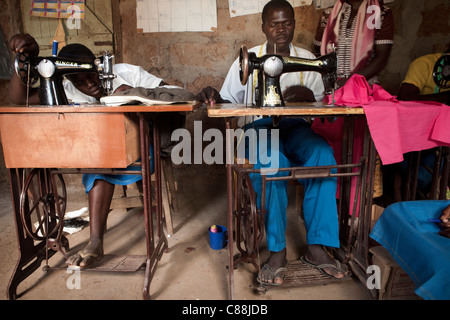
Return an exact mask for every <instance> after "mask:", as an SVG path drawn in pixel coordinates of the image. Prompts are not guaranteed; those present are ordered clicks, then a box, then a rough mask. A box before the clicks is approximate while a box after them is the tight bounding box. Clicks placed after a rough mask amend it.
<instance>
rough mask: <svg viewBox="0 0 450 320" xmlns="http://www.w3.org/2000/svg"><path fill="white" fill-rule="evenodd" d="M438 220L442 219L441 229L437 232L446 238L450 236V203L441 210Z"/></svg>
mask: <svg viewBox="0 0 450 320" xmlns="http://www.w3.org/2000/svg"><path fill="white" fill-rule="evenodd" d="M439 220H441V221H442V223H440V226H441V227H442V230H441V231H439V234H440V235H441V236H444V237H446V238H450V205H448V206H447V208H445V209H444V210H443V211H442V214H441V216H440V217H439Z"/></svg>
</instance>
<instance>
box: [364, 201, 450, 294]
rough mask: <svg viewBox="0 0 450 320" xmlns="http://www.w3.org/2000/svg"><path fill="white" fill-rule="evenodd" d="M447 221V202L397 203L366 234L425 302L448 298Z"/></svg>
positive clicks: (449, 233) (449, 232) (449, 249)
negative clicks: (402, 272) (405, 275)
mask: <svg viewBox="0 0 450 320" xmlns="http://www.w3.org/2000/svg"><path fill="white" fill-rule="evenodd" d="M449 218H450V200H422V201H404V202H398V203H394V204H392V205H390V206H388V207H387V208H386V209H385V210H384V212H383V214H382V215H381V217H380V219H379V220H378V221H377V223H376V225H375V227H374V228H373V230H372V232H371V234H370V237H371V238H373V239H374V240H375V241H377V242H378V243H379V244H381V245H382V246H383V247H384V248H386V249H387V250H388V251H389V253H390V254H391V255H392V257H393V258H394V260H395V261H396V262H397V263H398V264H399V265H400V266H401V267H402V269H403V270H404V271H405V272H406V273H407V274H408V275H409V276H410V278H411V280H413V281H414V282H415V283H416V291H415V292H416V294H417V295H419V296H421V297H422V298H424V299H427V300H437V299H444V300H448V299H450V280H449V277H448V274H449V272H450V219H449ZM429 219H431V220H432V221H430V220H429ZM434 221H436V222H434Z"/></svg>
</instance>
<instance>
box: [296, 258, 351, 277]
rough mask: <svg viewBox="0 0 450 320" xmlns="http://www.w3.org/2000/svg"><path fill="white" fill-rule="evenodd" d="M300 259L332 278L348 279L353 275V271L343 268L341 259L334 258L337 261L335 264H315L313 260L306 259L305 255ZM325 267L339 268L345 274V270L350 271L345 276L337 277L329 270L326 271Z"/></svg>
mask: <svg viewBox="0 0 450 320" xmlns="http://www.w3.org/2000/svg"><path fill="white" fill-rule="evenodd" d="M300 260H301V261H302V262H303V263H304V264H307V265H309V266H311V267H313V268H314V269H317V270H319V271H320V272H321V273H322V274H324V275H326V276H328V277H330V278H333V279H336V280H344V279H347V278H348V277H350V276H351V275H352V273H351V272H350V270H344V269H343V268H342V264H341V263H340V262H339V260H334V261H335V263H336V264H335V265H334V264H330V263H324V264H314V263H311V262H309V261H308V260H306V258H305V257H303V256H302V257H300ZM324 268H332V269H335V270H337V271H338V272H341V273H343V274H345V272H346V271H348V274H347V275H345V276H344V277H342V278H336V277H335V276H333V275H332V274H329V273H328V272H325V270H323V269H324Z"/></svg>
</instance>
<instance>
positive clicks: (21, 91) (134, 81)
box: [9, 34, 165, 268]
mask: <svg viewBox="0 0 450 320" xmlns="http://www.w3.org/2000/svg"><path fill="white" fill-rule="evenodd" d="M9 46H10V49H11V50H12V51H13V52H14V53H23V54H26V55H32V56H38V55H39V45H38V43H37V42H36V40H35V39H34V38H33V37H32V36H30V35H29V34H18V35H15V36H13V37H12V38H11V39H10V42H9ZM58 56H59V57H62V58H70V59H76V60H78V61H85V62H90V63H91V62H93V61H94V59H95V55H94V54H93V53H92V51H91V50H90V49H89V48H87V47H85V46H84V45H82V44H69V45H67V46H65V47H63V48H62V49H61V51H60V52H59V53H58ZM113 72H114V74H115V75H116V76H117V77H116V78H115V79H114V82H113V91H114V92H119V91H123V90H126V89H130V88H134V87H144V88H155V87H158V86H160V85H164V84H165V83H164V81H163V80H162V79H160V78H158V77H156V76H154V75H152V74H150V73H148V72H146V71H145V70H144V69H143V68H142V67H139V66H135V65H131V64H126V63H120V64H115V65H114V66H113ZM63 85H64V90H65V93H66V95H67V99H68V100H69V101H71V102H72V103H78V104H86V103H98V102H99V99H100V98H101V97H103V96H105V95H106V94H105V91H104V89H103V87H102V86H101V82H100V79H99V75H98V73H96V72H92V73H78V74H70V75H67V76H66V80H64V82H63ZM9 92H10V94H9V98H10V102H11V103H13V104H19V105H20V104H22V105H23V104H25V103H26V102H27V99H28V103H29V104H35V105H36V104H40V98H39V95H38V88H31V89H30V90H29V96H28V98H27V88H26V86H25V85H24V84H23V83H22V82H21V81H20V80H19V78H18V77H14V76H13V77H12V78H11V81H10V91H9ZM150 152H151V153H153V150H152V145H151V146H150ZM151 159H152V161H151V171H152V172H153V170H154V167H153V156H152V157H151ZM135 168H136V167H135ZM141 179H142V177H141V175H110V174H104V175H103V174H101V175H100V174H85V175H83V184H84V186H85V188H86V193H87V194H88V199H89V221H90V239H89V242H88V244H87V246H86V247H85V248H84V249H83V250H81V251H79V252H78V253H76V254H74V255H71V256H70V257H69V259H68V260H67V261H66V264H68V265H71V266H80V267H81V268H87V267H88V266H90V265H91V264H92V263H93V262H95V261H97V260H98V259H100V258H101V257H102V256H103V236H104V234H105V231H106V222H107V219H108V214H109V211H110V204H111V200H112V197H113V194H114V186H115V185H116V184H118V185H128V184H131V183H134V182H137V181H139V180H141Z"/></svg>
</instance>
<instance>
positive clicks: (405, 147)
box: [363, 101, 450, 165]
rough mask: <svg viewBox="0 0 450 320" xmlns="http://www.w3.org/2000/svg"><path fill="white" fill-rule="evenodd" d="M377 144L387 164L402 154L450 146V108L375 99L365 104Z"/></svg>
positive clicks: (435, 104) (371, 131)
mask: <svg viewBox="0 0 450 320" xmlns="http://www.w3.org/2000/svg"><path fill="white" fill-rule="evenodd" d="M363 108H364V113H365V114H366V118H367V123H368V126H369V130H370V133H371V135H372V139H373V142H374V144H375V147H376V149H377V151H378V154H379V155H380V158H381V161H382V163H383V164H384V165H387V164H392V163H396V162H401V161H403V154H404V153H407V152H411V151H420V150H426V149H430V148H434V147H437V146H450V130H449V124H450V107H449V106H447V105H445V104H440V103H434V102H424V101H400V102H396V103H394V102H386V101H374V102H372V103H370V104H368V105H364V106H363Z"/></svg>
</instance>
